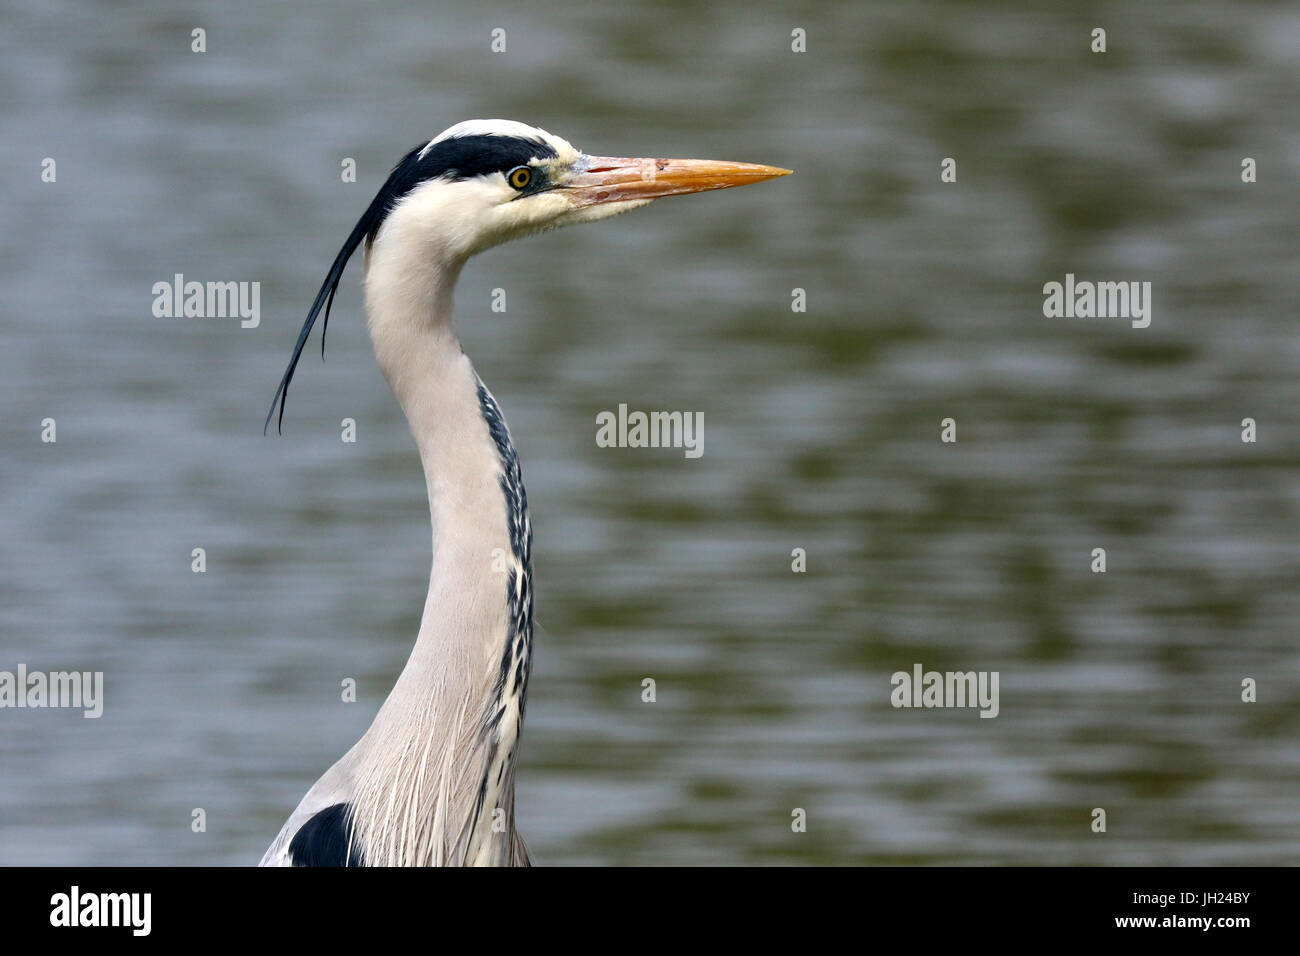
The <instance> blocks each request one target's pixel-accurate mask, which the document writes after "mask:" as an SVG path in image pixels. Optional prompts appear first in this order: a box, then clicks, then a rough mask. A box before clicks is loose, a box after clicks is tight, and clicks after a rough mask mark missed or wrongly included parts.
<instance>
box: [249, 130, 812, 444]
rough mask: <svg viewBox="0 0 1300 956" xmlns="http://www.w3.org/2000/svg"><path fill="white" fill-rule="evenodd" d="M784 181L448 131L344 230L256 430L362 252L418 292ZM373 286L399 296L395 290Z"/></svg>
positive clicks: (773, 172)
mask: <svg viewBox="0 0 1300 956" xmlns="http://www.w3.org/2000/svg"><path fill="white" fill-rule="evenodd" d="M789 172H790V170H788V169H781V168H779V167H776V166H757V165H753V164H750V163H731V162H718V161H715V160H705V159H659V158H643V159H638V158H631V157H623V156H591V155H588V154H587V153H584V152H582V151H581V150H578V149H575V148H574V147H573V146H572V145H570V144H569V143H568V142H567V141H566V140H564V139H561V138H560V137H559V136H555V135H553V134H551V133H548V132H546V131H545V130H543V129H538V128H536V127H533V126H528V125H526V124H524V123H516V122H514V121H512V120H468V121H466V122H464V123H457V124H456V125H455V126H453V127H451V128H450V129H447V130H444V131H443V132H442V133H440V134H438V135H437V136H435V137H434V138H433V139H431V140H429V141H428V142H427V143H423V144H421V145H419V146H417V147H415V148H414V149H412V150H411V151H410V152H409V153H407V154H406V155H405V156H404V157H402V159H401V160H400V161H399V162H398V163H397V165H396V166H394V167H393V170H392V172H390V173H389V174H388V178H387V179H386V180H385V181H384V184H383V185H382V186H381V187H380V189H379V192H378V193H377V194H376V195H375V197H374V199H372V200H371V201H370V205H369V206H368V207H367V208H366V211H365V212H364V213H363V214H362V216H361V219H360V220H359V221H358V222H357V224H356V225H355V226H354V227H353V229H352V233H351V234H350V235H349V236H348V238H347V241H346V242H345V243H344V244H343V248H342V249H340V250H339V253H338V255H337V256H335V258H334V263H333V265H332V266H330V270H329V273H328V274H327V275H326V277H325V282H324V283H323V284H322V285H321V288H320V291H319V292H317V294H316V299H315V301H314V302H313V303H312V306H311V309H310V310H309V311H308V313H307V320H306V322H304V323H303V327H302V330H301V331H300V332H299V334H298V341H297V343H296V344H295V345H294V350H293V356H292V357H291V358H290V360H289V367H288V368H287V369H286V370H285V373H284V376H283V378H282V379H281V380H280V387H279V388H278V389H277V390H276V394H275V401H274V402H273V403H272V406H271V412H270V414H268V415H267V418H266V424H267V427H269V426H270V423H271V418H272V416H273V415H274V414H275V409H276V405H277V404H278V405H279V408H280V415H281V418H283V416H284V397H285V395H286V394H287V392H288V388H289V382H290V381H291V380H292V378H293V373H294V369H296V368H297V365H298V359H299V358H300V357H301V355H302V350H303V346H304V345H305V344H306V342H307V337H308V335H310V333H311V329H312V325H313V324H314V323H315V321H316V318H317V316H318V315H320V314H321V312H322V311H323V312H324V315H325V323H324V324H325V326H326V327H328V325H329V313H330V305H331V304H332V303H333V301H334V295H335V293H336V292H337V291H338V285H339V280H340V279H341V278H342V276H343V270H344V269H345V268H346V267H347V264H348V260H349V259H351V257H352V254H353V253H354V252H356V250H357V249H358V248H359V247H360V246H361V244H362V243H363V242H364V243H365V244H366V248H367V251H368V252H370V253H372V254H384V259H385V262H386V270H385V271H386V274H387V276H389V277H392V276H400V277H402V281H404V282H406V283H409V284H410V285H411V286H412V287H413V288H425V287H427V285H428V283H426V282H425V281H424V279H426V278H428V277H429V276H431V275H434V274H437V273H439V272H441V273H442V274H443V275H448V274H450V275H452V276H453V277H454V275H455V273H456V272H458V271H459V267H460V263H463V262H464V260H465V259H467V258H468V257H469V256H472V255H474V254H475V253H477V252H482V251H483V250H484V249H490V248H491V247H492V246H495V245H499V244H500V243H502V242H506V241H508V240H510V239H517V238H520V237H522V236H527V235H531V234H533V233H536V232H541V231H542V230H545V229H552V228H555V227H557V226H566V225H570V224H573V223H580V222H594V221H596V220H599V219H606V218H608V217H610V216H615V215H618V214H619V213H621V212H627V211H628V210H630V209H636V208H637V207H638V206H644V205H646V204H648V203H650V202H652V201H654V200H655V199H659V198H662V197H664V196H677V195H681V194H684V193H698V192H704V191H706V190H711V189H728V188H730V187H732V186H745V185H748V184H750V183H758V182H762V181H763V180H765V179H773V178H775V177H777V176H785V175H788V174H789ZM421 273H423V275H422V274H421ZM381 285H383V286H384V287H386V288H387V289H388V291H389V292H390V293H392V294H394V295H398V296H400V295H404V294H405V290H402V289H397V288H396V283H395V282H384V283H381ZM324 349H325V333H324V331H323V330H322V332H321V351H322V354H323V353H324Z"/></svg>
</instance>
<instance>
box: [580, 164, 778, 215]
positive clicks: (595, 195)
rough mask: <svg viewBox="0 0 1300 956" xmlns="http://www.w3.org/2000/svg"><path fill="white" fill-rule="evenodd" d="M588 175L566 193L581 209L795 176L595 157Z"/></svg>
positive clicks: (741, 167)
mask: <svg viewBox="0 0 1300 956" xmlns="http://www.w3.org/2000/svg"><path fill="white" fill-rule="evenodd" d="M587 159H588V165H587V171H586V172H585V173H583V174H582V175H580V176H578V177H576V178H575V179H573V180H571V181H570V182H569V183H568V184H567V186H566V187H565V190H566V192H568V193H570V194H571V195H573V197H574V198H575V199H576V200H577V201H578V204H579V205H582V206H590V205H595V204H597V203H607V202H624V201H626V200H629V199H658V198H660V197H661V196H677V195H680V194H682V193H702V192H705V191H706V190H709V189H730V188H731V187H732V186H748V185H749V184H750V183H761V182H763V181H764V180H765V179H776V178H777V177H778V176H789V175H790V173H791V172H792V170H789V169H782V168H781V167H779V166H756V165H754V164H752V163H728V162H724V161H721V160H714V159H634V158H629V157H626V156H589V157H588V158H587Z"/></svg>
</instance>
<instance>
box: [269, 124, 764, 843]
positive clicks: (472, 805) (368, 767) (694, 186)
mask: <svg viewBox="0 0 1300 956" xmlns="http://www.w3.org/2000/svg"><path fill="white" fill-rule="evenodd" d="M788 172H789V170H786V169H780V168H777V167H773V166H758V165H752V164H748V163H730V162H715V161H711V160H690V159H688V160H681V159H654V158H646V159H632V158H623V157H606V156H589V155H587V154H586V153H583V152H581V151H579V150H577V149H575V148H574V147H573V146H571V145H570V144H569V143H568V142H566V141H565V140H563V139H561V138H560V137H558V136H554V135H552V134H550V133H547V132H546V131H545V130H541V129H537V128H535V127H532V126H527V125H525V124H523V123H516V122H513V121H509V120H470V121H468V122H464V123H459V124H457V125H455V126H453V127H451V128H450V129H448V130H446V131H444V132H443V133H441V134H440V135H438V136H436V137H435V138H433V139H431V140H429V141H428V142H426V143H422V144H421V145H419V146H417V147H415V148H414V149H412V150H411V151H410V152H409V153H407V155H406V156H405V157H403V158H402V160H401V161H400V162H398V163H397V165H396V166H395V167H394V168H393V171H392V172H391V173H390V174H389V176H388V179H387V180H386V181H385V182H384V184H383V186H382V187H381V188H380V190H379V192H378V194H377V195H376V196H375V197H374V199H373V200H372V201H371V203H370V205H369V206H368V207H367V208H366V211H365V213H364V214H363V215H362V216H361V219H360V221H358V222H357V224H356V226H354V227H353V229H352V233H351V234H350V235H349V236H348V239H347V242H345V243H344V245H343V248H342V249H341V250H340V251H339V253H338V255H337V256H336V257H335V259H334V263H333V265H331V266H330V269H329V273H328V274H327V275H326V277H325V282H324V284H323V285H322V286H321V288H320V291H319V292H318V293H317V294H316V299H315V301H314V302H313V303H312V306H311V309H310V310H309V312H308V314H307V320H306V322H304V323H303V327H302V331H301V332H300V334H299V335H298V340H297V343H296V344H295V346H294V350H293V357H292V359H291V360H290V362H289V366H288V368H287V369H286V370H285V373H284V377H283V378H282V379H281V381H280V386H279V388H278V389H277V390H276V394H275V398H274V400H273V401H272V405H271V411H270V413H269V414H268V415H267V426H268V427H269V425H270V422H271V419H272V417H273V416H274V415H275V411H276V407H277V405H278V406H279V410H280V417H279V420H278V421H279V422H280V423H282V422H283V418H284V402H285V399H286V397H287V394H288V390H289V383H290V381H291V380H292V379H293V374H294V370H295V369H296V368H297V365H298V360H299V358H301V356H302V350H303V347H304V345H305V344H306V342H307V337H308V336H309V335H310V333H311V330H312V326H313V324H314V323H315V321H316V318H317V316H318V315H319V314H320V313H321V311H322V310H324V313H325V321H324V323H323V324H322V331H321V349H322V352H323V350H324V347H325V346H324V336H325V330H326V328H327V326H328V324H329V311H330V306H331V305H332V304H333V301H334V295H335V293H336V292H337V291H338V285H339V281H340V279H341V277H342V275H343V270H344V268H345V267H346V266H347V263H348V260H349V258H350V257H351V256H352V254H353V253H354V252H355V251H356V250H357V248H358V247H359V246H360V245H361V244H362V242H363V241H364V242H365V246H366V249H365V302H366V319H367V326H368V329H369V332H370V338H371V342H372V345H373V347H374V351H375V356H376V358H377V360H378V362H379V366H380V368H381V369H382V371H383V374H384V377H385V379H386V380H387V382H388V385H389V387H390V388H391V389H392V391H393V393H394V395H395V396H396V397H397V400H398V402H399V404H400V405H401V408H402V411H403V412H404V413H405V415H406V418H407V420H408V422H409V424H410V428H411V432H412V434H413V435H414V437H415V443H416V446H417V448H418V450H419V454H420V460H421V464H422V465H423V467H424V475H425V482H426V485H427V492H428V497H429V511H430V517H431V521H432V526H433V564H432V570H431V572H430V576H429V591H428V596H427V598H426V599H425V604H424V612H423V615H422V617H421V620H420V630H419V634H418V636H417V637H416V640H415V646H414V648H413V650H412V651H411V655H410V658H409V659H408V661H407V663H406V666H405V667H404V668H403V670H402V672H401V674H400V675H399V676H398V678H397V682H396V684H395V685H394V686H393V689H392V692H391V693H390V694H389V695H388V698H387V699H386V700H385V701H384V704H383V705H382V707H380V709H379V712H378V714H377V715H376V716H375V718H374V721H373V723H371V725H370V728H369V729H368V730H367V731H366V732H365V734H364V735H363V736H362V737H361V739H360V740H358V741H357V743H356V744H355V745H354V746H353V747H352V749H351V750H349V751H348V752H347V753H346V754H345V755H344V756H343V757H342V758H341V759H340V760H339V761H338V762H337V763H335V764H334V765H333V766H332V767H330V769H329V770H327V771H326V772H325V774H324V775H323V776H322V777H321V778H320V779H319V780H318V781H317V782H316V784H315V785H314V786H313V787H312V788H311V789H310V790H309V791H308V792H307V795H306V796H305V797H303V799H302V802H301V803H299V804H298V807H297V809H296V810H294V811H293V814H292V815H291V816H290V817H289V820H288V822H287V823H285V825H284V827H283V829H281V831H280V834H279V836H277V837H276V839H275V841H274V842H273V843H272V844H271V846H270V848H269V849H268V850H267V851H266V855H265V856H264V857H263V858H262V865H263V866H358V865H372V866H438V865H496V866H502V865H517V866H527V865H529V864H530V862H531V861H530V859H529V855H528V851H527V849H526V848H525V846H524V843H523V840H522V839H521V838H520V836H519V834H518V832H517V830H516V828H515V819H514V802H515V801H514V782H515V781H514V774H515V758H516V756H517V754H518V751H519V735H520V732H521V730H522V727H523V719H524V698H525V694H526V691H527V688H528V676H529V671H530V667H531V661H532V637H533V619H532V611H533V589H532V561H531V554H530V553H531V548H532V528H531V526H530V524H529V520H528V503H527V497H526V495H525V492H524V485H523V480H522V477H521V474H520V469H519V460H518V458H517V456H516V454H515V449H514V446H513V445H512V444H511V440H510V432H509V430H508V429H507V427H506V423H505V419H504V418H503V416H502V414H501V410H500V408H499V407H498V405H497V403H496V400H495V399H494V398H493V397H492V393H491V392H489V391H488V390H487V388H486V386H484V384H483V383H482V381H480V380H479V378H478V376H477V375H476V374H475V372H474V367H473V366H472V365H471V364H470V360H469V359H468V358H467V357H466V356H465V354H464V352H463V351H462V350H461V346H460V340H459V338H458V336H457V333H456V327H455V324H454V321H453V318H452V293H453V289H454V287H455V284H456V279H457V277H458V276H459V274H460V271H461V268H462V267H463V266H464V264H465V262H466V260H467V259H469V257H470V256H472V255H474V254H475V253H478V252H481V251H483V250H485V249H488V248H490V247H492V246H495V245H497V244H499V243H502V242H505V241H507V240H509V239H515V238H519V237H522V236H526V235H530V234H533V233H536V232H539V231H542V230H545V229H549V228H552V227H555V226H563V225H568V224H572V223H581V222H595V221H596V220H599V219H605V218H608V217H609V216H613V215H616V214H618V213H621V212H626V211H628V210H630V209H635V208H637V207H639V206H644V205H646V204H648V203H650V202H651V201H653V200H655V199H658V198H660V197H663V196H672V195H677V194H682V193H694V192H702V191H705V190H711V189H725V188H728V187H731V186H742V185H745V184H748V183H756V182H761V181H763V180H766V179H772V178H774V177H777V176H784V175H786V174H787V173H788ZM277 427H278V426H277ZM503 556H504V558H505V562H504V567H505V572H504V573H502V572H501V570H500V568H501V567H502V566H503V565H502V562H501V560H500V559H501V558H502V557H503ZM494 559H495V561H496V565H497V567H496V568H495V569H494Z"/></svg>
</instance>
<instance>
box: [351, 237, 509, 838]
mask: <svg viewBox="0 0 1300 956" xmlns="http://www.w3.org/2000/svg"><path fill="white" fill-rule="evenodd" d="M381 241H382V237H381ZM427 251H428V250H424V252H426V253H427ZM437 263H438V260H436V259H431V258H424V257H422V256H421V255H420V251H419V250H418V249H417V250H416V251H414V252H412V250H411V248H410V247H409V246H406V245H403V244H402V243H392V244H389V245H388V246H387V247H385V248H381V247H380V245H379V243H378V242H377V243H376V246H375V248H374V249H373V250H372V255H371V257H370V261H369V262H368V269H367V277H366V311H367V319H368V325H369V329H370V335H371V340H372V342H373V344H374V348H375V355H376V357H377V359H378V361H379V365H380V368H381V369H382V370H383V373H384V377H385V378H386V379H387V381H388V383H389V385H390V387H391V388H392V390H393V393H394V395H396V397H397V400H398V402H399V403H400V404H401V407H402V411H403V412H404V413H405V414H406V418H407V420H408V422H409V423H410V428H411V433H412V435H413V436H414V438H415V442H416V445H417V447H418V449H419V453H420V460H421V463H422V464H423V467H424V477H425V483H426V486H427V491H428V497H429V512H430V520H431V525H432V543H433V562H432V567H431V571H430V578H429V592H428V597H427V599H426V601H425V605H424V612H423V615H422V617H421V621H420V631H419V636H418V637H417V639H416V643H415V647H414V649H413V650H412V652H411V656H410V658H409V660H408V661H407V664H406V667H405V668H404V669H403V671H402V673H401V675H400V677H399V678H398V680H397V683H396V685H395V686H394V688H393V691H392V693H391V694H390V695H389V697H388V699H387V701H385V703H384V705H383V707H382V708H381V709H380V712H379V714H378V716H376V718H375V721H374V724H373V725H372V727H371V729H370V731H368V734H369V735H374V736H375V737H376V738H378V739H381V740H384V741H385V742H386V747H387V751H388V753H389V755H390V756H391V752H392V748H393V747H394V746H397V747H400V748H401V750H402V752H404V753H407V754H408V755H409V756H408V757H407V759H406V760H405V761H403V762H402V763H404V764H406V765H407V766H408V767H419V768H421V772H420V775H419V779H418V780H410V779H403V780H400V781H399V780H398V779H397V778H396V777H395V776H394V774H396V775H399V776H400V775H401V774H402V773H403V772H404V771H403V770H402V767H401V766H398V767H397V768H396V769H394V767H393V765H392V762H391V761H390V762H389V764H388V765H384V764H383V763H382V762H380V761H377V762H376V764H375V766H373V767H371V768H364V767H363V768H360V773H361V775H362V776H363V777H364V778H366V779H368V780H369V781H370V783H369V785H368V789H369V793H370V795H371V798H372V799H373V802H374V804H375V805H376V806H378V805H379V804H380V803H381V802H382V801H383V800H384V799H386V798H391V795H392V794H394V793H396V794H403V793H404V792H405V793H410V794H411V795H410V796H409V798H408V797H405V796H403V797H402V799H404V800H405V799H410V800H411V801H412V803H411V804H409V806H410V807H411V808H412V809H411V811H410V812H411V814H412V815H413V816H414V817H416V818H421V817H422V816H432V817H433V818H434V819H435V820H439V821H441V822H438V823H436V824H430V823H428V821H425V823H424V824H420V825H421V826H423V825H431V826H434V829H435V831H437V832H436V833H434V834H433V835H432V836H430V839H429V842H428V844H427V845H428V846H429V847H431V849H430V850H429V852H430V853H432V854H433V856H434V857H435V858H436V857H438V855H439V854H440V853H442V854H445V855H446V857H447V860H448V861H450V862H456V861H458V860H459V861H460V862H474V861H475V860H479V861H482V860H484V859H486V858H487V857H489V856H494V855H498V854H499V844H500V843H501V841H500V840H499V839H497V838H496V837H495V836H494V835H493V834H492V830H491V824H492V823H493V811H494V810H495V809H497V808H498V807H501V808H502V809H504V810H505V811H506V816H507V819H508V822H509V824H510V826H509V827H508V828H507V829H508V837H509V838H511V839H513V757H514V754H515V752H516V750H517V748H516V747H515V739H516V738H517V735H518V731H519V729H520V726H521V724H522V711H523V694H524V690H525V686H526V679H527V672H528V663H529V662H528V657H529V649H530V647H531V637H532V623H531V607H532V604H531V602H532V597H531V563H530V560H529V556H528V550H529V549H528V547H527V545H526V544H525V543H524V542H526V540H527V538H529V537H531V532H530V531H528V521H527V510H526V507H527V506H526V499H525V497H524V494H523V485H522V481H521V480H520V478H519V469H518V464H517V462H516V461H515V459H514V449H513V447H512V446H511V445H510V438H509V432H508V431H507V430H506V426H505V423H504V421H503V420H502V419H501V417H500V412H499V410H498V409H497V407H496V403H495V401H494V400H493V399H492V397H491V395H490V393H488V392H487V390H486V389H485V388H484V387H483V385H482V383H481V382H480V381H479V379H478V376H477V375H476V374H475V372H474V368H473V365H472V364H471V363H470V360H469V358H468V357H467V356H466V355H465V354H464V352H462V351H461V346H460V341H459V338H458V337H457V335H456V330H455V325H454V323H453V321H452V317H451V311H452V291H453V285H454V283H455V280H456V277H457V275H458V274H459V272H460V268H461V265H462V262H461V261H445V262H442V263H441V264H440V266H439V267H437V268H434V267H433V265H435V264H437ZM521 595H522V597H521ZM523 600H526V602H527V604H526V613H525V609H524V608H523V607H522V606H521V601H523ZM515 674H519V675H520V676H519V677H517V678H516V679H515V680H512V681H510V682H509V686H507V681H506V679H505V675H511V676H512V677H513V676H514V675H515ZM507 725H509V726H507ZM383 749H384V748H376V751H375V752H380V751H382V750H383ZM424 768H435V769H434V770H430V771H426V770H425V769H424ZM488 781H494V782H493V783H492V785H491V786H489V785H488V783H487V782H488ZM465 790H468V791H469V792H471V793H474V794H477V793H479V792H480V791H482V796H481V803H477V804H476V801H475V800H474V799H472V798H471V799H469V800H465V799H463V798H462V796H461V791H465ZM412 791H414V792H413V793H412ZM467 808H468V809H467ZM358 809H359V810H360V811H361V812H362V813H365V812H366V809H367V808H365V807H361V808H358ZM480 818H482V819H480ZM484 826H486V827H487V828H488V829H486V830H485V829H484ZM416 842H419V841H416ZM421 845H424V844H421ZM408 850H409V848H403V847H401V846H397V845H390V846H388V847H387V848H386V849H385V848H383V847H379V848H375V847H371V848H370V851H371V852H372V853H376V856H377V857H378V858H381V859H388V860H397V861H404V862H410V860H411V859H412V858H411V857H410V856H409V855H408Z"/></svg>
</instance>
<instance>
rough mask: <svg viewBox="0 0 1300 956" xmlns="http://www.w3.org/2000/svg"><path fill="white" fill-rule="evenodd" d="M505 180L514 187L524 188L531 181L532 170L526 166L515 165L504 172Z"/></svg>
mask: <svg viewBox="0 0 1300 956" xmlns="http://www.w3.org/2000/svg"><path fill="white" fill-rule="evenodd" d="M506 181H507V182H509V183H510V185H511V186H514V187H515V189H524V188H525V187H527V186H528V184H529V183H531V182H532V181H533V171H532V170H531V169H529V168H528V167H527V166H516V167H515V168H514V169H512V170H510V172H509V173H507V174H506Z"/></svg>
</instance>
